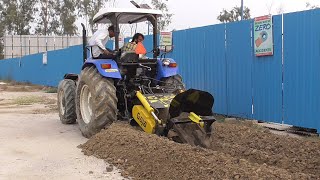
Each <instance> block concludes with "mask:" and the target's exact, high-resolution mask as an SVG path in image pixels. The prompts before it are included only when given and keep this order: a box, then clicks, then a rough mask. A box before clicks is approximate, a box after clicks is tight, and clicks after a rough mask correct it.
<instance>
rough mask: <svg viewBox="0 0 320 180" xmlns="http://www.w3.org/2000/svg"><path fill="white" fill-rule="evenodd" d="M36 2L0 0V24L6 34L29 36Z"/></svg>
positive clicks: (30, 0) (33, 0)
mask: <svg viewBox="0 0 320 180" xmlns="http://www.w3.org/2000/svg"><path fill="white" fill-rule="evenodd" d="M36 3H37V0H2V1H0V6H1V7H2V10H1V16H2V20H1V23H2V25H3V26H4V28H5V30H6V33H7V34H30V29H31V26H30V24H31V23H32V22H33V21H34V16H33V14H34V12H35V11H36V10H35V9H34V6H35V5H36Z"/></svg>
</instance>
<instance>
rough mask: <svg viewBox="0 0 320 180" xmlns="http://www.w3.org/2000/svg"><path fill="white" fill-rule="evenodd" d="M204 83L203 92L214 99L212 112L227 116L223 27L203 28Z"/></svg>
mask: <svg viewBox="0 0 320 180" xmlns="http://www.w3.org/2000/svg"><path fill="white" fill-rule="evenodd" d="M203 31H204V33H205V41H204V50H205V53H204V56H205V57H204V69H203V71H204V72H205V73H204V79H199V81H204V89H203V90H205V91H208V92H210V93H211V94H213V96H214V98H215V102H214V112H215V113H219V114H227V79H226V78H227V69H226V68H227V63H226V57H225V56H226V53H225V25H224V24H220V25H214V26H208V27H204V29H203Z"/></svg>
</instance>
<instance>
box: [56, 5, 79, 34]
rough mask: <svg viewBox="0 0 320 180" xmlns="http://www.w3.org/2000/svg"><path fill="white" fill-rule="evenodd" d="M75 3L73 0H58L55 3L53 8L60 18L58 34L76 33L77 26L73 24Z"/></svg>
mask: <svg viewBox="0 0 320 180" xmlns="http://www.w3.org/2000/svg"><path fill="white" fill-rule="evenodd" d="M75 4H76V1H75V0H60V1H58V3H57V4H56V7H55V9H56V12H57V14H58V16H59V20H60V30H59V31H60V32H59V33H60V34H68V35H74V34H76V33H77V27H76V25H75V24H74V23H75V21H76V19H77V17H76V13H75V11H76V7H75Z"/></svg>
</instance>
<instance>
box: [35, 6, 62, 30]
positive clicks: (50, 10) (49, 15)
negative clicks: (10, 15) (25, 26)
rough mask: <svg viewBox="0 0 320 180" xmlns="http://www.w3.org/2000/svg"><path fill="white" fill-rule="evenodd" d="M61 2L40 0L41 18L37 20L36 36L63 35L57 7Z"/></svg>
mask: <svg viewBox="0 0 320 180" xmlns="http://www.w3.org/2000/svg"><path fill="white" fill-rule="evenodd" d="M58 4H59V1H55V0H39V3H38V6H39V9H38V10H39V12H40V13H39V18H38V19H37V27H36V29H35V33H36V34H41V35H50V34H61V29H60V25H61V24H60V22H59V16H58V14H57V7H58Z"/></svg>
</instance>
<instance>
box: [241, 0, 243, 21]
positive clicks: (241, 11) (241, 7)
mask: <svg viewBox="0 0 320 180" xmlns="http://www.w3.org/2000/svg"><path fill="white" fill-rule="evenodd" d="M241 20H243V0H241Z"/></svg>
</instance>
